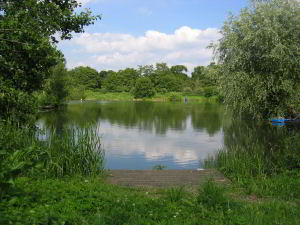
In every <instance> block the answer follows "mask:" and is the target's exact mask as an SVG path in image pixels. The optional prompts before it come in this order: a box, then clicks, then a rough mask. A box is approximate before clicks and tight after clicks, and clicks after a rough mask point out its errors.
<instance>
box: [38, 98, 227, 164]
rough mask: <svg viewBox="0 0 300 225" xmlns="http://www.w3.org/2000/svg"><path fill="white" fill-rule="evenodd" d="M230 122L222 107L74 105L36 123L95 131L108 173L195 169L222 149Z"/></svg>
mask: <svg viewBox="0 0 300 225" xmlns="http://www.w3.org/2000/svg"><path fill="white" fill-rule="evenodd" d="M227 118H228V116H227V114H225V113H224V108H223V106H222V105H219V104H199V103H188V104H184V103H166V102H103V101H93V102H89V101H87V102H76V101H75V102H70V103H69V104H67V105H66V106H65V107H64V108H63V109H60V110H59V111H56V112H47V113H41V114H40V118H39V120H38V121H37V124H38V126H39V127H41V128H44V129H45V130H49V129H50V128H52V129H53V128H55V129H56V130H61V129H63V128H64V127H70V126H76V127H83V126H86V125H87V124H88V125H90V126H96V127H97V129H98V130H97V133H98V134H99V135H100V136H101V137H102V139H101V140H102V147H103V148H104V149H105V163H106V164H105V167H106V168H107V169H151V168H152V167H153V166H155V165H163V166H166V167H167V168H168V169H197V168H202V167H203V166H202V165H203V163H202V162H203V160H204V159H205V158H207V157H208V156H209V155H210V156H213V155H214V154H215V153H216V151H217V150H218V149H220V148H222V147H223V144H224V129H223V128H224V126H226V123H228V119H227Z"/></svg>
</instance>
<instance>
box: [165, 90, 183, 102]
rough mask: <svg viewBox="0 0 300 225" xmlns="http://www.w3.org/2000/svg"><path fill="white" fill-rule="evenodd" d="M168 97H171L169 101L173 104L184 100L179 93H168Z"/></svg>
mask: <svg viewBox="0 0 300 225" xmlns="http://www.w3.org/2000/svg"><path fill="white" fill-rule="evenodd" d="M168 95H169V101H171V102H180V101H182V99H183V96H182V95H181V94H180V93H177V92H171V93H168Z"/></svg>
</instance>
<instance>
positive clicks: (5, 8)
mask: <svg viewBox="0 0 300 225" xmlns="http://www.w3.org/2000/svg"><path fill="white" fill-rule="evenodd" d="M79 6H80V4H79V3H78V2H77V1H74V0H22V1H19V0H3V1H1V3H0V43H1V45H0V46H1V47H0V64H1V67H0V78H1V79H3V80H5V81H6V83H7V85H10V86H11V87H13V88H15V89H18V90H22V91H26V92H29V93H31V92H33V91H35V90H38V89H40V88H41V86H42V84H43V81H44V79H46V78H47V77H48V76H49V75H50V74H51V71H50V69H51V67H53V66H54V65H56V64H57V63H58V62H59V61H60V60H61V58H62V54H61V53H60V52H59V51H57V50H56V48H55V45H54V44H55V43H57V42H58V40H57V38H56V36H59V38H60V39H62V40H63V39H71V38H72V32H76V33H79V32H83V31H84V30H83V28H84V26H87V25H90V24H92V23H93V22H94V21H95V20H96V19H97V18H99V17H98V16H92V14H91V11H89V10H85V11H83V12H81V13H79V14H78V13H75V12H74V10H75V9H76V8H77V7H79ZM54 35H55V36H54Z"/></svg>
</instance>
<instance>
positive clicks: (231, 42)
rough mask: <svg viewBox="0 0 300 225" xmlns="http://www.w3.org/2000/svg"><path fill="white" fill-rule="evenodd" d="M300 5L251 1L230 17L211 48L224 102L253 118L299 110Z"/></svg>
mask: <svg viewBox="0 0 300 225" xmlns="http://www.w3.org/2000/svg"><path fill="white" fill-rule="evenodd" d="M299 20H300V4H299V2H297V1H294V0H291V1H280V0H272V1H262V2H258V1H254V3H253V4H252V5H251V6H250V7H248V8H246V9H243V10H242V11H241V12H240V15H239V16H237V17H234V16H231V17H230V18H229V19H228V21H227V22H226V23H225V25H224V27H223V28H222V34H223V37H222V38H221V39H220V42H219V44H218V45H217V46H216V55H217V56H218V58H219V61H220V62H221V64H222V73H221V74H222V75H221V76H220V77H219V81H220V86H221V92H222V95H223V96H224V102H225V103H226V104H227V105H229V106H230V107H231V108H232V109H233V110H234V111H235V112H240V113H248V114H250V115H252V116H253V117H259V118H269V117H270V116H272V115H274V116H278V115H281V116H291V115H292V114H293V113H295V112H296V111H297V110H299V105H300V104H299V99H300V98H299V97H300V96H299V94H300V92H299V86H300V55H299V50H298V49H299V48H300V39H299V38H300V29H299Z"/></svg>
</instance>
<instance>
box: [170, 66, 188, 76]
mask: <svg viewBox="0 0 300 225" xmlns="http://www.w3.org/2000/svg"><path fill="white" fill-rule="evenodd" d="M171 71H172V73H174V74H184V73H186V72H187V71H188V69H187V68H186V66H184V65H176V66H172V67H171Z"/></svg>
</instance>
